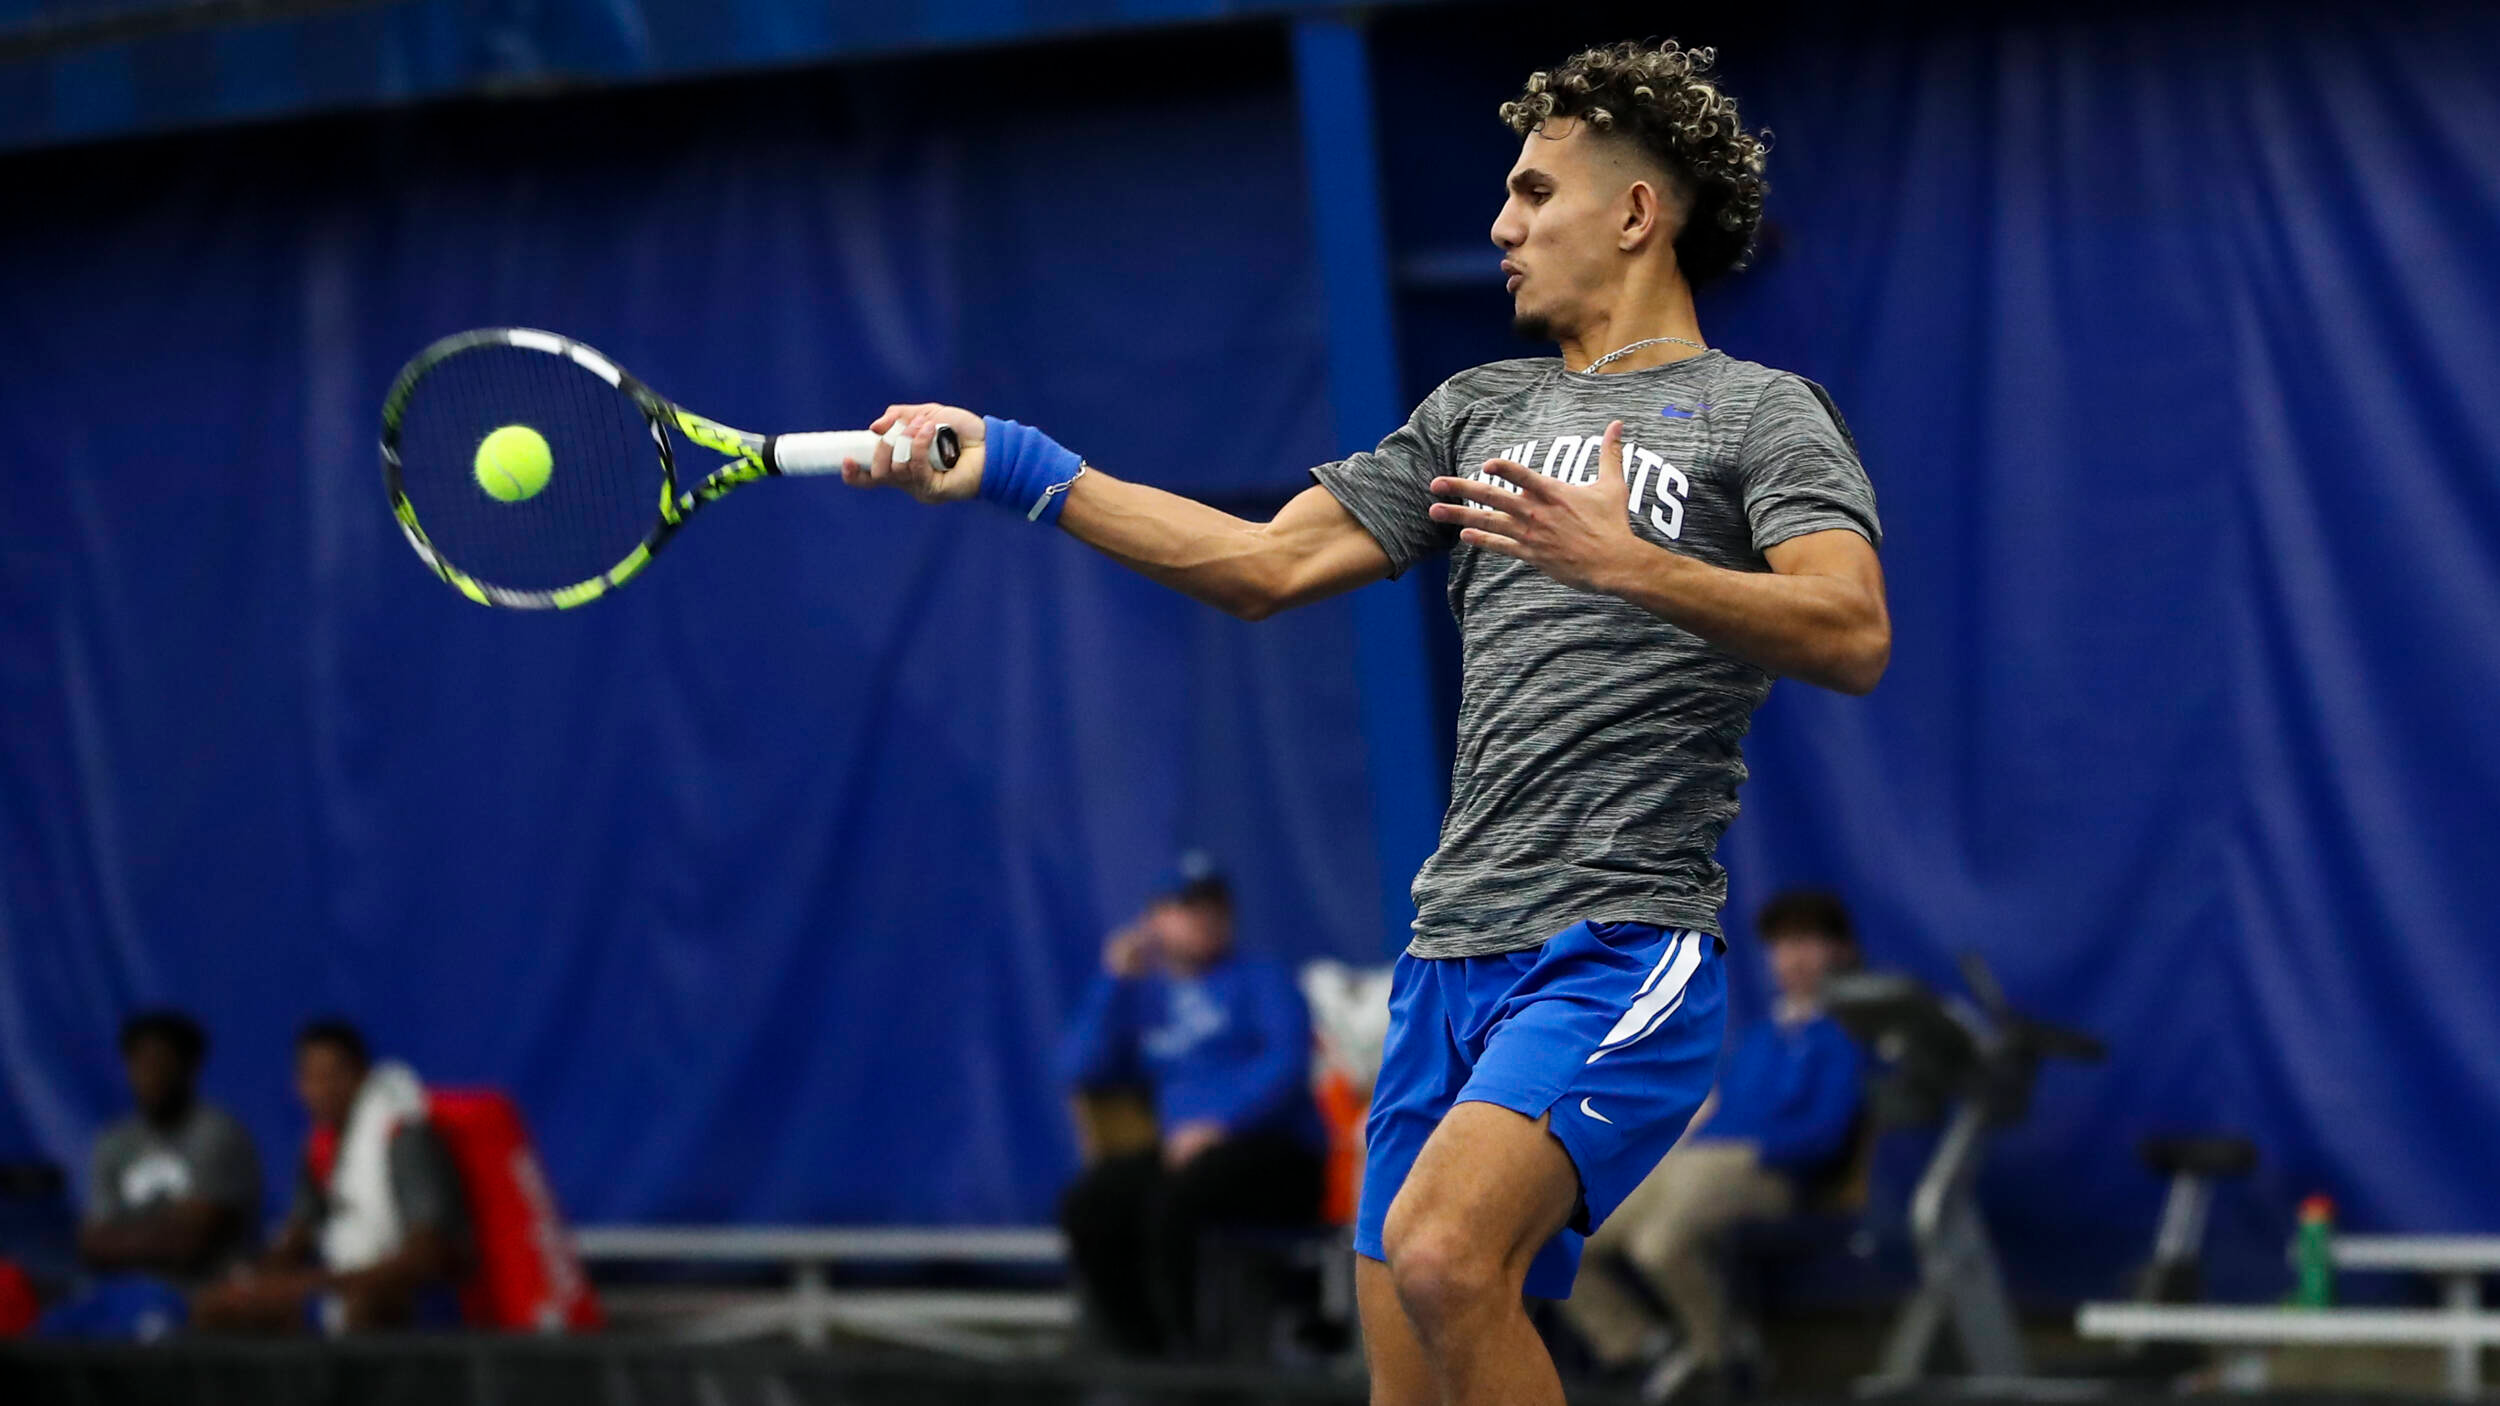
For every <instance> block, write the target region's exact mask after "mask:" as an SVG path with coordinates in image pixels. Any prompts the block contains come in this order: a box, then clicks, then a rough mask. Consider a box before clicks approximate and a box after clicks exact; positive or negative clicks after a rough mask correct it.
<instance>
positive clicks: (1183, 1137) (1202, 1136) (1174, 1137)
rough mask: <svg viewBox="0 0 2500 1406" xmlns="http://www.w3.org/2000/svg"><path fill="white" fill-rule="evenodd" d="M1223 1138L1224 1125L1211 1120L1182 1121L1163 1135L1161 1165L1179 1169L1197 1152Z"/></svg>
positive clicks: (1195, 1155) (1187, 1163)
mask: <svg viewBox="0 0 2500 1406" xmlns="http://www.w3.org/2000/svg"><path fill="white" fill-rule="evenodd" d="M1223 1140H1224V1125H1223V1124H1221V1123H1218V1122H1214V1121H1212V1120H1208V1121H1201V1122H1196V1123H1183V1124H1181V1125H1180V1126H1179V1127H1177V1128H1174V1129H1173V1130H1172V1131H1170V1132H1168V1133H1166V1134H1164V1135H1163V1165H1164V1166H1166V1167H1169V1168H1170V1169H1172V1170H1173V1171H1176V1172H1177V1171H1179V1170H1180V1169H1181V1168H1183V1167H1186V1166H1188V1165H1189V1164H1190V1163H1191V1162H1192V1161H1194V1160H1195V1159H1196V1158H1197V1156H1198V1154H1199V1153H1201V1152H1204V1151H1206V1150H1207V1149H1208V1148H1210V1147H1213V1146H1215V1145H1216V1144H1217V1143H1219V1142H1222V1141H1223Z"/></svg>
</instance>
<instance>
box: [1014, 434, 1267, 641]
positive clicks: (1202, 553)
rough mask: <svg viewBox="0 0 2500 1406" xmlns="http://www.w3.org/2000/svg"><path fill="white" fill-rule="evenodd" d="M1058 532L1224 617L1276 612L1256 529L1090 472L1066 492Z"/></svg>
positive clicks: (1172, 496) (1137, 485)
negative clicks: (1064, 507)
mask: <svg viewBox="0 0 2500 1406" xmlns="http://www.w3.org/2000/svg"><path fill="white" fill-rule="evenodd" d="M1059 526H1060V527H1061V528H1062V529H1063V530H1065V531H1066V532H1067V534H1068V535H1069V536H1071V537H1074V538H1076V539H1077V540H1078V541H1080V542H1083V543H1084V544H1086V545H1087V546H1089V547H1092V548H1093V549H1094V550H1096V551H1098V552H1101V553H1102V554H1103V555H1104V556H1107V557H1110V558H1111V559H1112V560H1114V561H1116V562H1119V563H1120V564H1121V565H1123V566H1126V567H1128V568H1130V569H1132V570H1134V571H1137V572H1139V573H1140V574H1142V575H1144V576H1146V577H1147V578H1149V579H1151V580H1153V581H1156V582H1158V583H1160V584H1162V585H1166V586H1169V587H1171V588H1172V589H1174V590H1176V591H1179V592H1180V593H1181V594H1183V595H1185V596H1188V597H1190V598H1191V599H1193V600H1197V601H1202V602H1204V603H1205V604H1208V605H1211V606H1214V607H1215V608H1216V609H1218V610H1221V611H1224V612H1226V613H1227V614H1231V615H1237V616H1240V617H1241V618H1243V619H1245V620H1256V619H1260V618H1262V617H1264V616H1267V615H1270V614H1273V613H1274V612H1275V611H1276V610H1277V609H1278V608H1279V601H1278V595H1279V585H1278V581H1277V579H1276V577H1277V572H1276V571H1275V570H1274V569H1273V566H1272V563H1271V562H1270V561H1269V560H1268V559H1267V556H1266V554H1265V552H1264V546H1265V544H1264V543H1263V542H1262V541H1261V540H1260V529H1261V524H1258V523H1254V522H1247V521H1244V520H1243V519H1241V518H1237V517H1234V516H1233V515H1232V514H1230V513H1227V512H1224V511H1222V510H1220V509H1216V508H1210V507H1208V506H1207V505H1206V504H1204V503H1200V502H1196V501H1194V500H1192V499H1188V498H1184V497H1182V496H1180V495H1179V494H1177V493H1167V492H1165V491H1164V490H1162V489H1160V488H1149V487H1147V486H1146V485H1145V484H1142V483H1128V482H1125V481H1123V480H1120V479H1116V478H1113V477H1112V476H1110V475H1109V474H1106V473H1104V472H1102V471H1101V470H1100V469H1090V468H1089V469H1088V471H1087V472H1086V474H1085V476H1084V477H1083V478H1081V479H1078V480H1077V482H1076V485H1075V486H1074V487H1073V488H1071V489H1069V490H1068V505H1067V507H1066V509H1065V510H1064V511H1063V512H1062V513H1061V514H1060V518H1059Z"/></svg>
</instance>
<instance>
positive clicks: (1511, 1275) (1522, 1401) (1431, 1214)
mask: <svg viewBox="0 0 2500 1406" xmlns="http://www.w3.org/2000/svg"><path fill="white" fill-rule="evenodd" d="M1579 1195H1580V1176H1579V1172H1578V1171H1577V1170H1576V1169H1574V1168H1573V1166H1572V1165H1571V1158H1570V1157H1569V1155H1568V1154H1566V1153H1565V1152H1564V1151H1563V1149H1562V1144H1561V1143H1559V1142H1556V1141H1555V1140H1554V1138H1553V1136H1552V1135H1551V1134H1549V1133H1548V1132H1546V1130H1545V1120H1544V1119H1542V1118H1538V1119H1529V1118H1524V1117H1522V1116H1520V1115H1519V1114H1517V1113H1513V1112H1511V1111H1510V1110H1509V1109H1507V1108H1496V1107H1494V1106H1493V1105H1492V1104H1489V1103H1462V1104H1459V1105H1458V1106H1457V1107H1455V1108H1453V1109H1451V1110H1450V1112H1449V1116H1448V1117H1446V1118H1443V1119H1442V1120H1441V1126H1440V1127H1438V1128H1436V1129H1434V1130H1433V1134H1432V1137H1431V1138H1430V1139H1429V1140H1427V1141H1426V1142H1425V1143H1424V1150H1423V1152H1422V1154H1421V1155H1420V1156H1418V1157H1417V1158H1416V1159H1415V1168H1414V1170H1413V1171H1411V1172H1409V1173H1408V1174H1407V1177H1406V1184H1405V1185H1404V1186H1403V1187H1401V1188H1400V1189H1399V1191H1398V1195H1397V1199H1396V1200H1395V1201H1393V1202H1391V1203H1390V1205H1389V1218H1388V1223H1387V1225H1386V1226H1385V1227H1384V1229H1383V1234H1382V1237H1381V1238H1382V1241H1383V1242H1384V1244H1385V1245H1386V1246H1387V1248H1388V1251H1389V1262H1388V1273H1389V1279H1390V1281H1391V1283H1392V1284H1393V1285H1394V1287H1395V1288H1396V1290H1397V1299H1398V1303H1399V1304H1400V1305H1401V1306H1402V1307H1404V1309H1405V1310H1406V1318H1407V1321H1408V1323H1409V1324H1411V1325H1412V1327H1413V1330H1414V1340H1415V1342H1416V1343H1417V1344H1418V1345H1419V1346H1420V1347H1421V1349H1422V1356H1423V1358H1424V1360H1425V1361H1426V1362H1427V1363H1428V1364H1429V1366H1430V1369H1431V1372H1432V1376H1433V1378H1434V1379H1435V1380H1436V1381H1437V1382H1438V1383H1439V1384H1440V1388H1441V1400H1442V1402H1444V1403H1445V1404H1446V1406H1495V1404H1496V1403H1499V1406H1563V1392H1562V1380H1561V1379H1560V1378H1559V1377H1557V1376H1556V1375H1555V1374H1554V1360H1553V1358H1552V1357H1551V1356H1549V1355H1548V1354H1547V1353H1546V1351H1545V1343H1544V1341H1543V1340H1542V1339H1540V1338H1539V1337H1537V1334H1536V1329H1535V1327H1534V1326H1533V1325H1531V1324H1530V1323H1529V1322H1528V1314H1527V1310H1526V1309H1525V1308H1524V1307H1523V1306H1522V1305H1521V1304H1520V1301H1519V1296H1520V1289H1521V1286H1522V1285H1523V1284H1524V1283H1526V1281H1527V1277H1528V1262H1529V1261H1530V1260H1532V1259H1534V1258H1535V1257H1536V1252H1537V1249H1538V1247H1540V1246H1542V1245H1543V1244H1544V1243H1545V1242H1546V1241H1547V1240H1548V1239H1550V1238H1551V1237H1552V1236H1553V1234H1554V1232H1555V1231H1557V1230H1560V1229H1561V1228H1562V1226H1563V1223H1564V1222H1565V1221H1566V1220H1568V1219H1569V1218H1570V1216H1571V1209H1572V1207H1573V1206H1574V1205H1576V1204H1577V1203H1578V1200H1579ZM1369 1323H1370V1320H1369V1318H1368V1317H1367V1318H1366V1319H1365V1324H1366V1327H1367V1328H1368V1326H1369ZM1384 1399H1389V1400H1396V1401H1398V1402H1399V1403H1401V1406H1403V1403H1404V1402H1405V1401H1407V1400H1409V1399H1410V1398H1405V1397H1398V1398H1383V1397H1381V1396H1380V1395H1379V1394H1378V1388H1377V1387H1375V1388H1374V1396H1373V1400H1374V1401H1376V1402H1377V1401H1382V1400H1384Z"/></svg>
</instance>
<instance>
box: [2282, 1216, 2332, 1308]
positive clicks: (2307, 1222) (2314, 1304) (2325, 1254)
mask: <svg viewBox="0 0 2500 1406" xmlns="http://www.w3.org/2000/svg"><path fill="white" fill-rule="evenodd" d="M2292 1263H2293V1265H2294V1266H2295V1267H2296V1268H2297V1269H2298V1270H2299V1273H2300V1284H2299V1287H2298V1288H2297V1289H2296V1290H2295V1291H2294V1292H2293V1295H2292V1302H2293V1303H2294V1304H2296V1305H2298V1306H2299V1307H2301V1308H2325V1307H2327V1306H2328V1305H2329V1304H2332V1303H2334V1302H2335V1203H2334V1202H2333V1201H2330V1200H2328V1199H2327V1198H2326V1197H2324V1196H2312V1197H2310V1198H2309V1199H2308V1200H2306V1201H2303V1202H2301V1203H2300V1236H2299V1238H2298V1239H2297V1240H2296V1241H2294V1242H2293V1246H2292Z"/></svg>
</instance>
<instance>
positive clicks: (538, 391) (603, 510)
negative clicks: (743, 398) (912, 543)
mask: <svg viewBox="0 0 2500 1406" xmlns="http://www.w3.org/2000/svg"><path fill="white" fill-rule="evenodd" d="M509 425H525V426H527V427H529V428H530V429H532V430H534V431H536V432H537V433H538V434H539V435H540V436H542V437H543V438H544V440H545V441H546V444H547V447H548V449H549V451H550V458H551V460H552V467H551V471H550V472H549V474H548V477H547V482H546V485H545V486H544V487H543V488H541V489H540V490H539V491H538V492H536V493H535V494H532V495H530V496H528V497H526V498H522V499H519V500H517V501H510V502H507V501H503V500H499V499H496V498H494V497H491V496H489V495H488V494H487V492H486V491H485V489H484V488H483V487H482V486H481V485H480V484H479V482H478V480H477V478H476V476H475V468H476V459H477V453H478V446H479V444H480V442H481V441H483V440H484V439H485V437H486V436H487V435H488V434H489V433H491V432H493V431H495V430H497V429H501V428H503V427H505V426H509ZM672 425H673V426H676V427H677V428H678V429H679V431H680V432H681V433H685V434H687V436H688V438H690V439H693V440H694V441H695V442H697V443H700V444H703V445H705V446H706V447H709V448H714V449H717V450H719V451H720V452H722V453H724V454H729V455H733V456H736V459H737V462H733V463H732V464H731V465H730V467H729V468H727V469H724V470H723V471H722V472H721V473H720V474H716V475H714V478H715V479H731V480H742V479H743V478H745V477H748V476H749V475H747V474H743V473H741V472H740V470H742V469H744V468H746V467H748V465H750V464H752V466H753V469H754V476H760V475H761V474H762V473H763V472H764V470H763V468H762V463H761V460H760V457H758V448H759V446H760V444H761V441H760V440H755V438H754V437H753V436H748V435H743V434H741V433H740V432H739V431H735V430H730V429H727V428H726V427H725V426H719V425H714V424H712V423H711V422H709V421H706V420H702V419H701V418H700V417H697V416H692V415H688V414H686V413H685V412H683V411H680V410H678V409H677V408H676V407H675V406H673V405H671V404H669V403H668V402H667V401H666V400H664V399H662V398H661V397H660V396H659V395H658V394H657V393H655V392H653V391H652V390H651V389H650V388H649V387H647V386H644V385H643V384H642V383H641V382H640V381H637V380H635V379H634V378H633V377H632V376H631V375H629V374H627V373H626V371H625V370H624V368H622V367H620V366H618V365H617V364H616V363H615V362H613V361H611V360H609V359H608V358H607V357H606V356H603V355H601V354H600V353H599V352H598V351H596V350H594V349H593V348H590V347H587V346H584V345H583V344H581V343H579V342H576V341H574V340H573V339H571V338H569V337H564V336H560V335H558V334H556V333H553V332H542V331H539V330H537V329H534V328H526V327H490V328H480V329H477V330H475V331H470V332H461V333H457V334H455V335H453V336H449V337H445V338H443V339H441V340H440V341H437V342H435V343H434V344H432V345H431V346H428V347H427V348H425V349H424V350H423V351H421V352H419V353H417V355H416V356H415V357H414V358H413V359H411V360H410V361H409V363H408V364H407V365H406V366H405V367H403V368H401V370H400V373H399V376H398V378H397V379H396V380H395V381H393V382H392V385H391V390H390V394H389V396H388V397H387V398H386V399H385V400H384V402H383V407H382V478H383V485H384V487H385V488H386V490H387V491H388V492H389V495H390V501H391V511H392V513H393V515H394V516H396V517H397V518H398V520H399V525H400V530H401V531H402V532H403V533H404V534H405V535H406V536H407V538H408V544H409V546H411V547H413V548H415V549H416V553H417V555H418V557H420V558H421V559H423V560H424V562H425V563H426V565H428V566H429V567H431V568H433V570H434V572H435V574H436V575H438V576H440V577H442V578H443V580H444V581H445V582H447V583H449V584H450V585H451V587H452V589H454V590H456V591H458V592H460V593H461V594H462V595H464V596H467V597H468V598H469V599H471V600H473V601H476V602H477V603H478V604H480V605H489V606H500V607H504V608H508V609H516V610H564V609H570V608H572V607H574V606H578V605H584V604H587V603H589V602H590V601H593V600H596V599H598V598H599V597H600V596H603V595H605V594H607V593H608V592H609V591H611V590H614V589H615V588H617V587H618V586H621V585H623V584H625V582H627V581H629V580H631V579H632V578H633V577H634V576H635V574H636V573H638V572H640V571H641V570H642V568H643V567H644V565H646V564H647V563H648V562H649V561H650V560H651V554H652V553H654V552H656V551H658V550H659V549H660V547H661V546H662V545H663V544H664V543H665V542H666V541H667V540H668V538H669V537H670V535H671V534H673V533H674V532H675V531H676V530H677V528H678V527H679V526H681V525H682V524H683V523H684V521H685V516H686V514H687V513H688V512H690V511H691V510H692V509H693V508H694V507H695V506H696V505H697V504H698V503H699V502H708V501H710V499H711V498H713V497H717V496H718V494H719V491H725V490H726V488H727V487H729V486H730V484H729V483H728V482H723V483H721V484H720V485H719V487H718V489H714V490H713V491H710V492H707V493H705V494H703V495H702V496H701V497H700V498H697V497H696V496H694V495H688V494H682V493H681V492H680V490H679V488H678V486H677V463H676V454H675V449H674V446H673V444H672V442H671V439H670V435H669V428H670V427H671V426H672ZM697 428H700V430H701V431H703V432H702V433H696V432H695V431H696V430H697ZM750 441H752V443H750ZM705 486H706V488H707V489H711V488H712V485H711V484H708V483H707V484H706V485H705Z"/></svg>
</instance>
